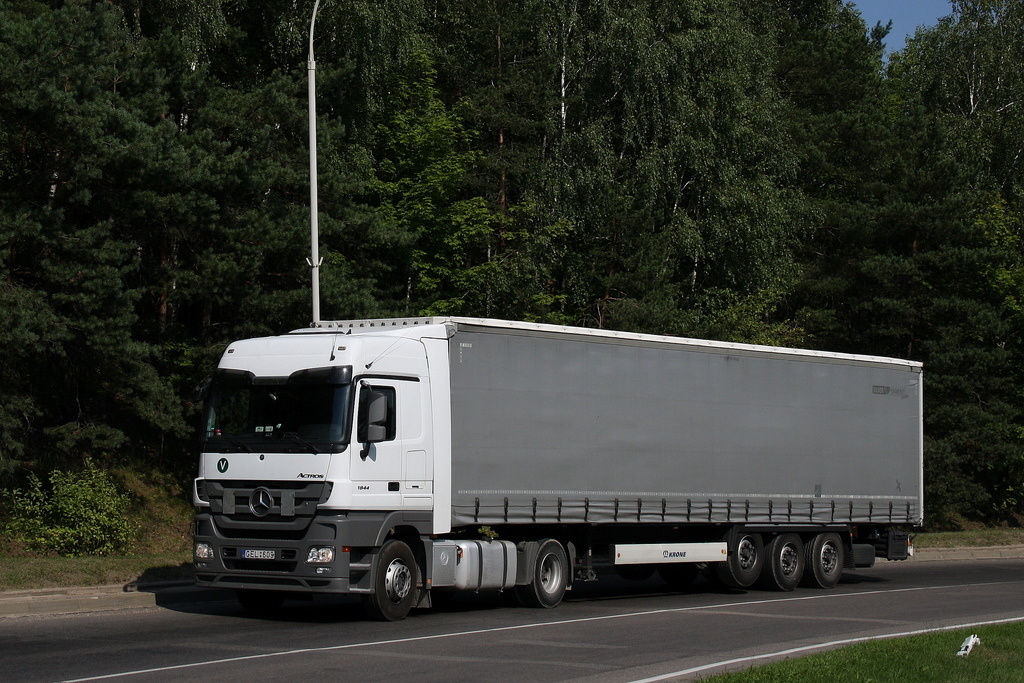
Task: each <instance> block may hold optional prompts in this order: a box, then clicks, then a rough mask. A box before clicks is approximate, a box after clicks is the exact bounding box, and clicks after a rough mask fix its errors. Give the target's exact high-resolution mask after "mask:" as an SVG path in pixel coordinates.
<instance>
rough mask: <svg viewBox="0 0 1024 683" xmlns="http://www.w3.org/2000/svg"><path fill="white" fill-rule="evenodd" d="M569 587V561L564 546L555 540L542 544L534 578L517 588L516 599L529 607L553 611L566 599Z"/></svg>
mask: <svg viewBox="0 0 1024 683" xmlns="http://www.w3.org/2000/svg"><path fill="white" fill-rule="evenodd" d="M568 585H569V559H568V557H567V556H566V554H565V548H563V547H562V544H561V543H559V542H558V541H556V540H555V539H553V538H548V539H545V540H543V541H541V542H540V547H539V548H538V549H537V561H536V562H535V563H534V565H533V576H532V579H531V580H530V583H528V584H527V585H525V586H516V588H515V592H516V597H517V598H519V601H520V602H521V603H522V604H524V605H526V606H527V607H542V608H545V609H551V608H552V607H557V606H558V604H559V603H560V602H562V598H563V597H565V589H566V587H567V586H568Z"/></svg>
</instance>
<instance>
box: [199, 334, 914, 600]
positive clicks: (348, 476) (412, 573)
mask: <svg viewBox="0 0 1024 683" xmlns="http://www.w3.org/2000/svg"><path fill="white" fill-rule="evenodd" d="M202 394H203V398H204V411H203V417H202V425H201V428H200V441H201V456H200V463H199V472H198V476H197V478H196V479H195V485H194V491H193V498H194V503H195V505H196V510H197V512H196V517H195V529H194V536H195V538H194V541H195V543H194V562H195V581H196V584H197V585H200V586H209V587H222V588H228V589H234V590H235V591H236V592H237V596H238V599H239V601H240V602H241V603H242V605H243V606H244V607H246V608H247V609H249V610H252V611H254V612H265V611H268V610H272V609H275V608H276V607H277V606H279V605H280V604H281V603H282V601H283V600H285V599H287V598H303V597H309V596H312V595H316V594H338V593H352V594H358V595H360V596H361V597H362V602H363V605H364V607H365V610H366V612H367V614H368V615H369V616H370V617H372V618H376V619H382V620H397V619H402V618H404V617H405V616H406V615H407V614H408V612H409V611H410V609H412V608H414V607H429V606H431V605H432V604H433V603H435V602H436V601H437V600H438V599H439V598H441V597H443V596H444V595H448V594H451V593H456V592H479V591H488V590H493V591H505V590H508V591H514V593H515V595H516V597H518V598H519V599H520V601H521V602H523V603H524V604H527V605H532V606H536V607H555V606H556V605H558V604H559V603H560V602H561V601H562V599H563V597H564V595H565V592H566V591H568V590H571V589H572V587H573V585H574V584H575V583H577V582H582V581H593V580H597V579H598V578H599V577H600V576H602V575H604V574H607V573H611V572H613V571H614V572H617V573H618V574H619V575H621V576H623V577H626V578H647V577H650V576H652V575H653V574H654V573H655V572H657V573H658V574H659V575H660V576H661V578H662V579H664V580H665V581H667V582H669V583H670V584H672V585H674V586H683V585H686V584H687V583H689V582H690V581H692V580H693V579H694V578H695V577H696V576H697V575H698V574H699V573H700V572H701V571H705V572H706V573H707V574H708V575H709V576H710V577H712V578H713V579H714V580H716V581H720V582H722V583H724V584H726V585H728V586H732V587H735V588H748V587H751V586H754V585H755V584H758V585H760V586H763V587H766V588H769V589H776V590H792V589H794V588H796V587H797V586H799V585H801V584H802V585H805V586H810V587H817V588H824V589H827V588H831V587H833V586H835V585H836V583H837V582H838V581H839V578H840V576H841V574H842V572H843V570H844V569H850V568H854V567H863V566H870V565H871V564H872V563H873V562H874V561H875V559H876V558H885V559H888V560H901V559H906V558H907V557H908V556H909V555H910V554H911V553H912V550H913V548H912V545H911V543H910V539H911V536H910V531H911V530H912V529H913V528H914V527H915V526H919V525H921V524H922V521H923V509H922V495H923V481H922V479H923V474H922V473H923V467H922V451H923V448H922V443H923V428H922V425H923V422H922V366H921V364H920V363H916V362H912V361H907V360H901V359H894V358H879V357H873V356H864V355H852V354H840V353H827V352H822V351H811V350H802V349H789V348H777V347H768V346H757V345H750V344H736V343H724V342H716V341H707V340H698V339H685V338H678V337H668V336H657V335H648V334H634V333H626V332H615V331H609V330H597V329H585V328H574V327H562V326H555V325H545V324H534V323H525V322H512V321H501V320H485V319H472V318H457V317H425V318H414V319H413V318H410V319H382V320H353V321H332V322H324V323H321V324H320V325H319V326H317V327H312V328H308V329H301V330H295V331H293V332H291V333H288V334H283V335H280V336H274V337H265V338H259V339H246V340H241V341H236V342H234V343H232V344H231V345H229V346H228V348H227V349H226V350H225V352H224V354H223V356H222V358H221V360H220V363H219V365H218V367H217V369H216V371H215V372H214V373H213V375H212V377H211V378H210V380H209V381H208V382H206V383H204V389H203V391H202Z"/></svg>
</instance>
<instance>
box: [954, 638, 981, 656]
mask: <svg viewBox="0 0 1024 683" xmlns="http://www.w3.org/2000/svg"><path fill="white" fill-rule="evenodd" d="M975 645H981V638H979V637H978V636H976V635H971V636H967V637H966V638H964V644H963V645H961V646H960V651H959V652H957V653H956V656H957V657H966V656H967V655H969V654H971V650H973V649H974V646H975Z"/></svg>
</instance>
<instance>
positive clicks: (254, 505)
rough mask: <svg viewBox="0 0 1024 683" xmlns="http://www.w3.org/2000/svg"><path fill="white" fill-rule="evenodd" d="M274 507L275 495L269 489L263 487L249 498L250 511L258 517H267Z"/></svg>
mask: <svg viewBox="0 0 1024 683" xmlns="http://www.w3.org/2000/svg"><path fill="white" fill-rule="evenodd" d="M273 507H274V494H272V493H271V492H270V489H268V488H264V487H263V486H261V487H259V488H258V489H256V490H255V491H253V492H252V495H251V496H249V510H251V511H252V514H254V515H256V516H257V517H266V516H267V514H268V513H269V512H270V510H271V508H273Z"/></svg>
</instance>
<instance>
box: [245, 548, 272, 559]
mask: <svg viewBox="0 0 1024 683" xmlns="http://www.w3.org/2000/svg"><path fill="white" fill-rule="evenodd" d="M242 559H245V560H276V559H277V551H276V550H253V549H251V548H250V549H246V550H243V551H242Z"/></svg>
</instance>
